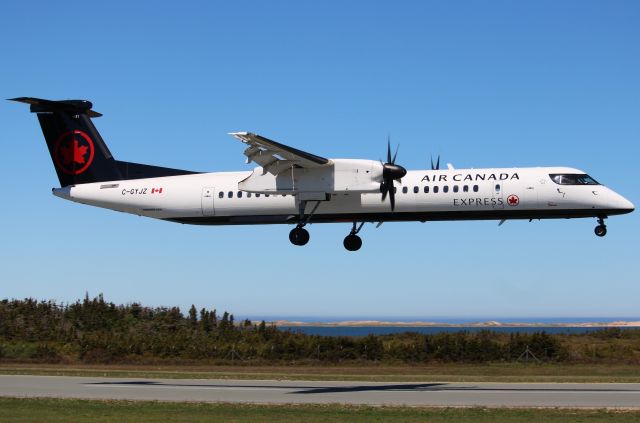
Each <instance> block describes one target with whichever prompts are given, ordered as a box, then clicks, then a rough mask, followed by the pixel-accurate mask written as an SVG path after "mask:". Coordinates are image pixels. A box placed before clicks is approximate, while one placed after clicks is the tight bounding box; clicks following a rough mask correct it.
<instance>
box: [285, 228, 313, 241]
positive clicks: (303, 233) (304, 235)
mask: <svg viewBox="0 0 640 423" xmlns="http://www.w3.org/2000/svg"><path fill="white" fill-rule="evenodd" d="M309 238H310V237H309V231H308V230H306V229H305V228H303V227H302V226H300V225H298V226H296V227H295V228H293V229H292V230H291V232H289V241H291V243H292V244H293V245H299V246H303V245H305V244H306V243H307V242H309Z"/></svg>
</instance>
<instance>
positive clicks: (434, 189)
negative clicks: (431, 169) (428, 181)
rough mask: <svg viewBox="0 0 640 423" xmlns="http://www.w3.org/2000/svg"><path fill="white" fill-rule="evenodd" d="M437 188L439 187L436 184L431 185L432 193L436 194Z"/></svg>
mask: <svg viewBox="0 0 640 423" xmlns="http://www.w3.org/2000/svg"><path fill="white" fill-rule="evenodd" d="M438 189H439V188H438V186H437V185H436V186H435V187H433V193H434V194H437V193H438Z"/></svg>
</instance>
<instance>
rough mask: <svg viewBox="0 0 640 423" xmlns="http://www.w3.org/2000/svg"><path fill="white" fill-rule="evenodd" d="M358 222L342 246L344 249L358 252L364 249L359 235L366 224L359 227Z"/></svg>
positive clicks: (354, 224)
mask: <svg viewBox="0 0 640 423" xmlns="http://www.w3.org/2000/svg"><path fill="white" fill-rule="evenodd" d="M357 224H358V223H357V222H353V228H351V232H349V235H347V236H346V237H345V238H344V241H343V242H342V244H343V245H344V248H346V249H347V250H348V251H358V250H359V249H360V247H362V238H360V237H359V236H358V235H357V234H358V232H360V229H362V226H364V222H362V223H360V226H357Z"/></svg>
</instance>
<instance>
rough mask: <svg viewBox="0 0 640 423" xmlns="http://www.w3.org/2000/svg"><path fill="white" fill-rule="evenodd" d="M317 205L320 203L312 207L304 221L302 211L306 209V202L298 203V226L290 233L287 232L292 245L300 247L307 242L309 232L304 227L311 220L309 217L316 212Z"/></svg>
mask: <svg viewBox="0 0 640 423" xmlns="http://www.w3.org/2000/svg"><path fill="white" fill-rule="evenodd" d="M319 205H320V201H317V202H316V205H315V206H313V209H312V210H311V213H309V215H308V216H307V217H306V219H305V215H304V211H305V209H306V208H307V202H306V201H300V205H299V210H300V217H299V218H298V224H297V225H296V227H295V228H293V229H292V230H291V232H289V241H291V243H292V244H293V245H298V246H300V247H301V246H303V245H306V243H307V242H309V238H310V236H309V231H307V230H306V229H305V228H304V227H305V226H306V225H307V223H309V221H310V220H311V216H313V214H314V213H315V212H316V210H317V209H318V206H319Z"/></svg>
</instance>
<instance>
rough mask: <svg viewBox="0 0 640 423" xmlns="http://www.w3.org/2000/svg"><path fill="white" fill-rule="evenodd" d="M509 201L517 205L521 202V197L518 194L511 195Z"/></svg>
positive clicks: (510, 203)
mask: <svg viewBox="0 0 640 423" xmlns="http://www.w3.org/2000/svg"><path fill="white" fill-rule="evenodd" d="M507 201H508V202H509V205H510V206H517V205H518V203H519V202H520V199H519V198H518V196H517V195H510V196H509V198H507Z"/></svg>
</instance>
